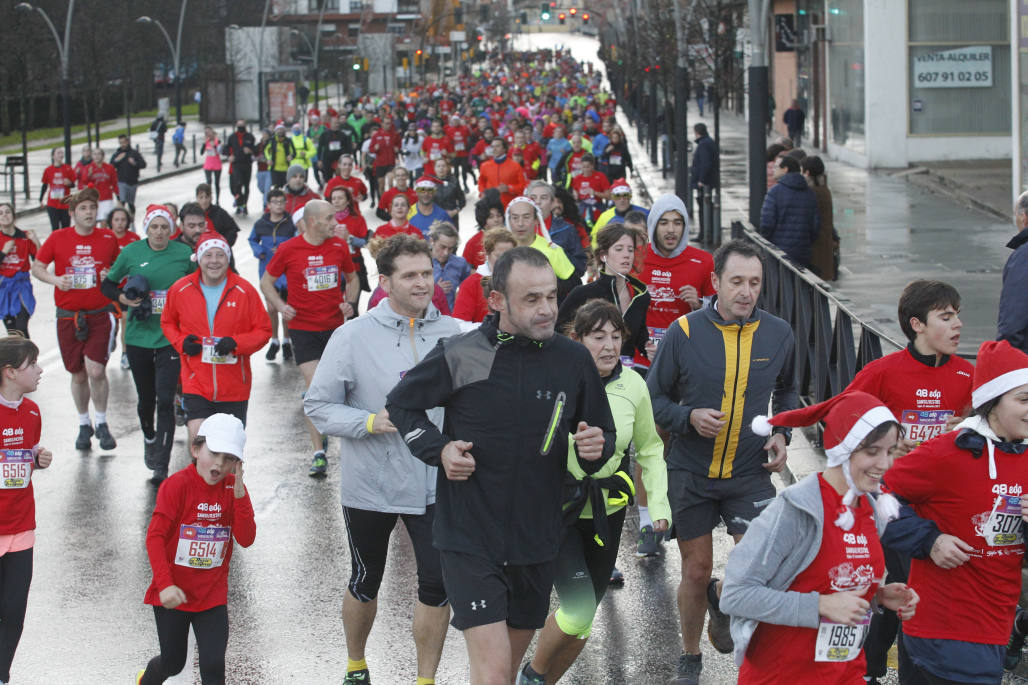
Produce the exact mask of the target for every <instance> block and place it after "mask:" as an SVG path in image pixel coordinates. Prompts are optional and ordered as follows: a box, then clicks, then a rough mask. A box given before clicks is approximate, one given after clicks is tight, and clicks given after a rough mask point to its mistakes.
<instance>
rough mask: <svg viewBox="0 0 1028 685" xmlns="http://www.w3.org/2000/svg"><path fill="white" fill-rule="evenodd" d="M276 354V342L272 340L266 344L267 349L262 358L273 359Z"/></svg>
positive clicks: (270, 360) (271, 360)
mask: <svg viewBox="0 0 1028 685" xmlns="http://www.w3.org/2000/svg"><path fill="white" fill-rule="evenodd" d="M277 356H278V343H277V342H273V343H271V344H270V345H268V351H267V352H266V353H265V355H264V358H265V359H267V360H268V361H269V362H273V361H275V357H277Z"/></svg>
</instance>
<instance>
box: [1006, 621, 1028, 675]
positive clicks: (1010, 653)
mask: <svg viewBox="0 0 1028 685" xmlns="http://www.w3.org/2000/svg"><path fill="white" fill-rule="evenodd" d="M1022 621H1024V609H1022V608H1021V607H1017V612H1016V613H1015V614H1014V628H1013V629H1012V630H1011V631H1010V642H1008V643H1007V655H1006V656H1005V657H1004V658H1003V668H1005V669H1007V670H1008V671H1013V670H1014V669H1015V668H1017V665H1018V664H1019V663H1021V651H1022V650H1023V649H1024V639H1025V635H1024V632H1022V631H1024V626H1022V624H1021V622H1022Z"/></svg>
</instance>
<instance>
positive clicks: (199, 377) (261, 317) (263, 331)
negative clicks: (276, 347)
mask: <svg viewBox="0 0 1028 685" xmlns="http://www.w3.org/2000/svg"><path fill="white" fill-rule="evenodd" d="M161 330H163V331H164V335H165V337H166V338H167V339H168V340H169V341H170V342H171V344H172V345H173V346H174V347H175V349H176V350H178V351H179V352H180V353H181V352H182V342H183V341H184V340H185V339H186V337H187V336H189V335H196V336H198V337H200V338H204V337H231V338H232V339H233V340H235V341H236V349H235V352H234V354H235V355H236V358H237V359H236V363H235V364H205V363H204V362H203V355H202V354H197V355H193V356H190V355H187V354H185V353H182V392H183V393H190V394H194V395H200V396H202V397H204V398H206V399H208V400H210V401H212V402H242V401H244V400H248V399H250V383H251V382H252V380H253V378H252V375H251V373H250V355H251V354H253V353H255V352H257V351H258V350H260V349H261V348H262V347H264V345H265V344H267V342H268V340H270V339H271V320H270V319H268V312H267V310H265V308H264V303H263V302H262V301H261V298H260V295H258V294H257V290H256V289H255V288H254V287H253V286H252V285H250V284H249V283H247V282H246V281H245V280H243V279H242V278H241V277H240V276H239V275H238V274H234V273H232V272H229V274H228V276H227V281H226V282H225V290H224V292H222V294H221V301H220V302H219V303H218V309H217V311H216V312H215V314H214V326H213V330H212V328H211V326H209V325H208V322H207V302H206V300H205V299H204V296H203V291H202V290H201V289H200V271H199V270H197V271H194V272H193V273H191V274H189V275H188V276H184V277H182V278H180V279H179V280H177V281H175V284H174V285H172V286H171V288H169V289H168V299H167V302H166V303H165V305H164V313H163V314H161Z"/></svg>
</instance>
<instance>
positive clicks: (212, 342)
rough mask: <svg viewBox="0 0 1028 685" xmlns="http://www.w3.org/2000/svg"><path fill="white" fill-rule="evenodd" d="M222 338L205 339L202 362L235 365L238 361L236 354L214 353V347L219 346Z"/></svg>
mask: <svg viewBox="0 0 1028 685" xmlns="http://www.w3.org/2000/svg"><path fill="white" fill-rule="evenodd" d="M219 340H221V337H220V336H219V337H216V338H211V337H206V338H204V339H203V356H202V357H201V361H203V363H204V364H235V363H236V362H237V361H238V360H237V359H236V355H234V354H224V355H222V354H218V353H217V352H215V351H214V347H215V346H216V345H217V344H218V341H219Z"/></svg>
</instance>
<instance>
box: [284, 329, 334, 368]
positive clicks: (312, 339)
mask: <svg viewBox="0 0 1028 685" xmlns="http://www.w3.org/2000/svg"><path fill="white" fill-rule="evenodd" d="M334 332H335V329H332V330H330V331H301V330H299V329H296V328H291V329H289V338H290V339H291V340H292V341H293V359H294V360H296V365H297V366H299V365H300V364H306V363H307V362H316V361H318V360H319V359H321V355H322V354H324V352H325V347H326V346H327V345H328V340H329V338H331V337H332V333H334Z"/></svg>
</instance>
